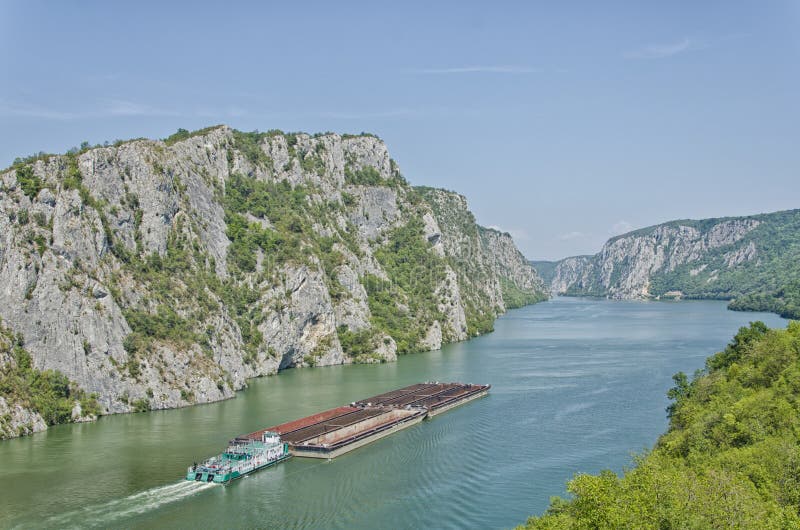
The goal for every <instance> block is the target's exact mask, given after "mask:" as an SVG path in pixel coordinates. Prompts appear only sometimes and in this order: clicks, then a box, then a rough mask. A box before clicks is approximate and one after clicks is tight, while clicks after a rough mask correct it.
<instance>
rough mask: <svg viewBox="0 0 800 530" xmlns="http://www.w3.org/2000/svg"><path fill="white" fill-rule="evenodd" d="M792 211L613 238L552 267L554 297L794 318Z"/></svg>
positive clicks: (797, 247)
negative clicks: (667, 303) (678, 302)
mask: <svg viewBox="0 0 800 530" xmlns="http://www.w3.org/2000/svg"><path fill="white" fill-rule="evenodd" d="M798 263H800V210H787V211H782V212H775V213H769V214H760V215H752V216H746V217H726V218H719V219H703V220H681V221H671V222H668V223H663V224H660V225H656V226H651V227H648V228H642V229H640V230H635V231H633V232H629V233H627V234H623V235H620V236H617V237H614V238H612V239H610V240H608V242H607V243H606V244H605V245H603V248H602V249H601V251H600V252H599V253H597V254H595V255H593V256H576V257H572V258H566V259H564V260H561V261H560V262H558V263H557V265H556V267H555V270H554V271H553V272H552V273H550V272H549V271H548V270H547V264H544V265H545V268H543V270H545V271H547V276H548V277H549V278H550V282H549V283H550V289H551V291H552V292H553V293H556V294H567V295H577V296H580V295H588V296H601V297H607V298H615V299H630V298H656V299H658V298H706V299H722V300H734V302H733V303H731V309H738V310H767V311H774V312H777V313H780V314H782V315H784V316H796V315H798V314H800V313H799V312H798V305H797V295H798V292H799V291H798V285H799V284H798V282H800V267H799V266H798Z"/></svg>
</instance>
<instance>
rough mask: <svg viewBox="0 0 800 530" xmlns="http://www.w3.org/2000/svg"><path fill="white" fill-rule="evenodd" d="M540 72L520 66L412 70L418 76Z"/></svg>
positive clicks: (539, 70) (476, 66) (477, 66)
mask: <svg viewBox="0 0 800 530" xmlns="http://www.w3.org/2000/svg"><path fill="white" fill-rule="evenodd" d="M541 71H542V70H541V69H540V68H533V67H531V66H521V65H494V66H492V65H483V66H479V65H474V66H455V67H447V68H418V69H415V70H413V72H415V73H418V74H535V73H539V72H541Z"/></svg>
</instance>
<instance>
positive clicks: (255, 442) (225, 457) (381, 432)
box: [186, 381, 491, 484]
mask: <svg viewBox="0 0 800 530" xmlns="http://www.w3.org/2000/svg"><path fill="white" fill-rule="evenodd" d="M490 388H491V385H471V384H464V383H440V382H438V381H437V382H428V383H418V384H414V385H410V386H407V387H404V388H399V389H397V390H392V391H391V392H386V393H385V394H379V395H377V396H372V397H370V398H367V399H362V400H360V401H355V402H353V403H350V404H349V405H346V406H343V407H337V408H334V409H330V410H326V411H323V412H318V413H317V414H312V415H311V416H306V417H305V418H300V419H298V420H293V421H289V422H286V423H282V424H280V425H275V426H272V427H268V428H266V429H261V430H259V431H255V432H251V433H249V434H243V435H240V436H237V437H236V438H234V439H233V440H231V441H230V442H229V443H228V448H227V449H226V450H225V452H224V453H222V454H219V455H217V456H214V457H212V458H209V459H208V460H205V461H203V462H202V463H200V464H194V465H193V466H190V467H189V469H188V470H187V472H186V480H192V481H200V482H217V483H223V484H228V483H229V482H231V481H232V480H236V479H237V478H240V477H243V476H245V475H247V474H249V473H253V472H255V471H258V470H259V469H263V468H265V467H269V466H272V465H275V464H277V463H279V462H282V461H284V460H286V459H287V458H289V457H291V456H302V457H308V458H325V459H331V458H336V457H337V456H339V455H342V454H344V453H347V452H349V451H352V450H353V449H356V448H358V447H361V446H363V445H366V444H368V443H371V442H374V441H375V440H380V439H381V438H383V437H385V436H388V435H390V434H393V433H395V432H397V431H399V430H402V429H405V428H407V427H410V426H412V425H416V424H417V423H419V422H421V421H422V420H424V419H425V418H429V417H432V416H436V415H437V414H441V413H443V412H446V411H448V410H450V409H452V408H453V407H457V406H459V405H463V404H464V403H467V402H469V401H472V400H473V399H478V398H480V397H483V396H485V395H487V394H488V393H489V389H490Z"/></svg>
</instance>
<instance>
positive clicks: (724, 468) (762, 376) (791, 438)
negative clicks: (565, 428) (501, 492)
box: [524, 322, 800, 529]
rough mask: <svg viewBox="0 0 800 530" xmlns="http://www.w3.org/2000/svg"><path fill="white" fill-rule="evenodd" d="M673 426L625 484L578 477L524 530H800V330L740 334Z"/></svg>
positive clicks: (673, 393)
mask: <svg viewBox="0 0 800 530" xmlns="http://www.w3.org/2000/svg"><path fill="white" fill-rule="evenodd" d="M674 381H675V383H676V385H675V387H674V388H672V389H671V390H670V392H669V394H668V395H669V397H670V398H671V399H672V400H673V404H672V405H671V406H670V407H669V409H668V412H669V417H670V426H669V430H668V431H667V433H666V434H664V435H663V436H662V437H661V439H660V440H659V441H658V443H657V444H656V446H655V448H654V449H653V450H652V451H651V452H650V453H649V454H647V455H643V456H640V457H638V458H637V459H636V461H635V466H634V467H632V468H631V469H628V470H626V471H625V473H624V474H623V475H622V476H621V477H620V476H617V475H616V474H614V473H612V472H611V471H604V472H602V473H600V474H599V475H594V476H593V475H585V474H580V475H577V476H576V477H575V478H574V479H573V480H572V481H570V482H569V484H568V487H567V489H568V491H569V492H570V493H571V494H572V495H573V497H572V499H570V500H563V499H558V498H555V499H553V500H552V502H551V505H550V508H549V509H548V510H547V513H546V514H545V515H543V516H541V517H532V518H531V519H529V520H528V522H527V524H526V525H525V527H524V528H528V529H545V528H546V529H560V528H586V529H589V528H597V529H604V528H637V529H639V528H643V529H648V528H653V529H683V528H703V529H705V528H776V529H777V528H798V527H800V399H799V398H798V396H800V322H792V323H790V324H789V326H788V327H787V329H785V330H779V329H775V330H770V329H767V327H766V326H765V325H764V324H763V323H761V322H756V323H753V324H751V325H750V327H747V328H741V329H740V330H739V333H738V334H737V335H736V336H735V337H734V339H733V341H732V342H731V343H730V344H729V345H728V346H727V347H726V348H725V350H724V351H722V352H720V353H718V354H716V355H714V356H712V357H710V358H709V359H708V360H707V362H706V368H705V370H704V371H702V372H700V373H698V374H696V376H695V377H694V379H693V381H692V382H691V383H690V382H689V381H688V378H687V377H686V376H685V375H684V374H676V375H675V377H674Z"/></svg>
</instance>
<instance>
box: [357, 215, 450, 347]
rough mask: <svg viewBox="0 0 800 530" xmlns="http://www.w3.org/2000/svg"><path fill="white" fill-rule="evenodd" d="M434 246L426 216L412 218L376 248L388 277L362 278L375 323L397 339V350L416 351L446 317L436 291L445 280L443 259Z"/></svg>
mask: <svg viewBox="0 0 800 530" xmlns="http://www.w3.org/2000/svg"><path fill="white" fill-rule="evenodd" d="M430 248H431V245H430V243H429V242H428V241H427V240H426V239H425V235H424V231H423V223H422V219H420V218H419V217H413V218H412V219H411V220H410V221H409V222H408V223H406V224H405V225H403V226H400V227H398V228H395V229H394V230H393V231H392V232H391V233H390V234H389V238H388V241H387V243H386V244H385V245H383V246H382V247H380V248H378V249H377V250H376V251H375V258H376V259H377V260H378V262H380V264H381V266H382V267H383V269H384V270H385V271H386V275H387V276H388V277H389V281H383V280H381V279H380V278H378V277H376V276H372V275H367V276H366V277H365V278H364V281H363V283H364V287H365V289H366V291H367V296H368V302H369V309H370V311H371V312H372V323H373V325H374V326H375V327H376V328H377V329H379V330H381V331H383V332H385V333H387V334H388V335H390V336H391V337H392V338H394V340H395V341H396V342H397V352H398V353H410V352H413V351H416V350H418V349H419V344H420V341H421V340H422V339H423V338H424V337H425V333H426V332H427V331H428V329H429V328H430V326H431V325H432V324H433V322H434V321H435V320H441V319H442V318H443V315H442V314H441V312H440V311H439V309H438V297H437V295H436V292H435V290H436V286H438V285H439V284H440V283H441V282H442V281H444V278H445V261H444V259H443V258H441V257H440V256H438V255H437V254H435V253H434V252H431V250H430Z"/></svg>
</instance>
